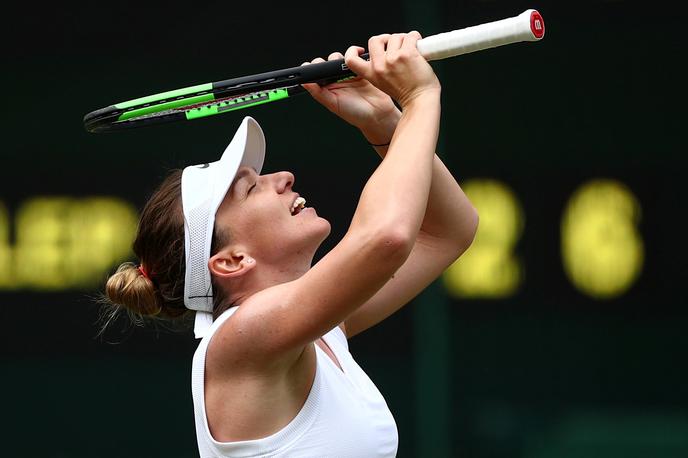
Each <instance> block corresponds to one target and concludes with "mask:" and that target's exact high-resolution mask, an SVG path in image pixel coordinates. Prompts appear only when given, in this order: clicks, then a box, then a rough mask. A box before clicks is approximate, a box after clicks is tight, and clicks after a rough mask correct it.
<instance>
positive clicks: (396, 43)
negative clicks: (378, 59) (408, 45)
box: [387, 33, 406, 52]
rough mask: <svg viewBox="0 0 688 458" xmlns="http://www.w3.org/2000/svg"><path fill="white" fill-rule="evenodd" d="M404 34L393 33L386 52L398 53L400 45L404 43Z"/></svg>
mask: <svg viewBox="0 0 688 458" xmlns="http://www.w3.org/2000/svg"><path fill="white" fill-rule="evenodd" d="M405 35H406V34H405V33H395V34H393V35H392V36H391V37H390V38H389V41H388V42H387V52H390V51H398V50H399V49H400V48H401V44H402V43H403V42H404V36H405Z"/></svg>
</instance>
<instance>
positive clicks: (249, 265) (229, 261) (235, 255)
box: [208, 251, 256, 278]
mask: <svg viewBox="0 0 688 458" xmlns="http://www.w3.org/2000/svg"><path fill="white" fill-rule="evenodd" d="M255 265H256V261H255V259H253V258H252V257H251V256H249V255H248V254H246V253H241V252H229V251H221V252H219V253H217V254H216V255H214V256H212V257H211V258H210V259H209V260H208V269H209V270H210V273H211V274H213V275H215V276H218V277H224V278H231V277H239V276H241V275H244V274H245V273H247V272H249V271H250V270H251V269H253V267H255Z"/></svg>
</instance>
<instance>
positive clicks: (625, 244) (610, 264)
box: [561, 179, 645, 299]
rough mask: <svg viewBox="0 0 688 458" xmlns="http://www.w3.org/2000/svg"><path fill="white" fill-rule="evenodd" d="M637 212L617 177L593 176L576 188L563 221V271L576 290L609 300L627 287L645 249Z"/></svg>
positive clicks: (634, 275) (638, 208)
mask: <svg viewBox="0 0 688 458" xmlns="http://www.w3.org/2000/svg"><path fill="white" fill-rule="evenodd" d="M640 216H641V211H640V204H639V202H638V199H636V197H635V196H634V195H633V193H632V192H631V190H630V189H628V188H627V187H626V186H625V185H624V184H622V183H621V182H619V181H616V180H610V179H598V180H592V181H589V182H587V183H585V184H583V185H581V186H580V188H578V190H577V191H576V192H575V193H574V194H573V196H572V197H571V199H570V201H569V202H568V205H567V206H566V209H565V210H564V215H563V218H562V221H561V252H562V261H563V264H564V271H565V272H566V275H567V276H568V278H569V280H570V281H571V283H573V284H574V285H575V286H576V288H577V289H578V290H580V291H581V292H583V293H584V294H586V295H588V296H591V297H594V298H597V299H609V298H612V297H615V296H619V295H621V294H623V293H624V292H625V291H627V290H628V288H630V286H631V285H632V284H633V282H634V281H635V280H636V278H637V277H638V275H639V274H640V271H641V268H642V265H643V258H644V253H645V251H644V245H643V239H642V237H641V236H640V233H639V232H638V222H639V220H640Z"/></svg>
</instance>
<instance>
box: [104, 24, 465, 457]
mask: <svg viewBox="0 0 688 458" xmlns="http://www.w3.org/2000/svg"><path fill="white" fill-rule="evenodd" d="M419 38H420V35H419V34H418V33H417V32H411V33H409V34H394V35H381V36H377V37H373V38H371V39H370V41H369V43H368V45H369V53H370V61H365V60H363V59H361V58H360V57H359V53H360V52H361V51H362V48H359V47H350V48H349V49H348V50H347V52H346V55H345V56H344V57H345V59H346V63H347V65H348V66H349V67H350V68H351V69H352V70H353V71H354V72H355V73H356V74H357V75H359V77H358V78H356V79H354V80H350V81H346V82H342V83H336V84H332V85H329V86H326V87H319V86H318V85H317V84H309V85H306V86H305V87H306V89H307V90H308V91H309V92H310V93H311V95H312V96H313V97H314V98H315V99H316V100H318V101H319V102H320V103H322V104H323V105H324V106H325V107H327V108H328V109H329V110H331V111H332V112H334V113H335V114H337V115H338V116H340V117H341V118H343V119H344V120H346V121H347V122H349V123H351V124H352V125H354V126H356V127H357V128H359V129H360V130H361V132H362V133H363V135H364V136H365V138H366V139H367V140H368V142H369V143H370V144H371V145H373V146H374V147H375V148H376V150H377V152H378V153H379V154H380V156H382V157H383V160H382V161H381V163H380V165H379V166H378V167H377V169H376V170H375V172H374V173H373V174H372V176H371V177H370V178H369V180H368V182H367V184H366V186H365V188H364V189H363V192H362V194H361V197H360V200H359V203H358V207H357V209H356V212H355V214H354V216H353V219H352V221H351V225H350V227H349V230H348V231H347V233H346V235H345V236H344V237H343V239H342V240H341V241H340V242H339V244H338V245H337V246H335V247H334V248H333V249H332V251H330V252H329V253H327V254H326V255H325V256H324V257H323V258H322V259H321V260H320V261H319V262H318V263H317V264H315V265H313V266H311V264H312V260H313V256H314V254H315V252H316V250H317V248H318V246H319V245H320V244H321V243H322V241H323V240H324V239H325V238H326V237H327V235H328V234H329V231H330V225H329V223H328V222H327V221H326V220H325V219H323V218H321V217H319V216H318V214H317V212H316V211H315V209H313V208H306V207H305V206H304V203H305V201H304V200H303V199H302V198H300V197H299V195H298V194H296V193H295V192H294V191H293V189H292V186H293V184H294V177H293V175H292V174H290V173H288V172H279V173H273V174H267V175H260V174H259V173H260V169H261V167H262V162H263V151H264V139H263V136H262V131H261V130H260V128H259V127H258V125H257V123H255V121H253V120H252V119H250V118H246V119H245V120H244V122H243V123H242V125H241V127H240V128H239V130H238V131H237V133H236V134H235V137H234V139H233V140H232V142H231V143H230V145H229V146H228V148H227V150H226V151H225V153H224V154H223V156H222V158H221V159H220V161H218V162H215V163H212V164H203V165H199V166H192V167H187V168H186V169H185V170H184V172H183V173H182V174H180V173H179V172H175V173H173V174H172V175H171V176H170V177H168V178H167V180H166V181H165V182H164V183H163V184H162V186H161V187H160V189H159V190H158V191H157V192H156V193H155V194H154V195H153V197H152V198H151V200H150V201H149V202H148V203H147V205H146V207H145V208H144V211H143V213H142V216H141V222H140V226H139V231H138V234H137V238H136V241H135V242H134V251H135V253H136V254H137V256H138V257H139V259H140V260H141V265H140V266H139V267H136V266H134V265H132V264H124V265H122V266H121V267H120V269H118V271H117V273H116V274H115V275H113V276H112V277H111V278H110V279H109V281H108V284H107V294H108V295H109V297H110V299H111V300H112V301H113V302H114V303H117V304H122V305H123V306H125V307H127V308H128V309H129V310H130V311H133V312H134V313H136V314H141V315H157V316H160V317H170V318H175V317H180V316H184V315H186V314H187V313H188V312H189V311H190V310H196V311H197V312H196V331H197V336H203V340H202V341H201V343H200V345H199V347H198V349H197V351H196V354H195V356H194V364H193V374H192V391H193V396H194V408H195V417H196V430H197V438H198V444H199V450H200V455H201V456H202V457H224V456H242V457H244V456H279V457H287V456H288V457H301V456H309V457H328V456H331V457H349V456H357V457H358V456H360V457H373V456H394V455H395V454H396V450H397V442H398V441H397V431H396V426H395V424H394V419H393V417H392V415H391V413H390V412H389V409H388V408H387V405H386V403H385V401H384V398H382V396H381V395H380V393H379V391H378V390H377V389H376V388H375V385H374V384H373V383H372V382H371V381H370V379H369V378H368V377H367V376H366V375H365V373H364V372H363V371H362V370H361V369H360V367H359V366H358V365H357V364H356V362H355V361H354V360H353V358H352V357H351V355H350V354H349V352H348V346H347V342H346V339H347V338H349V337H351V336H353V335H356V334H358V333H359V332H361V331H363V330H365V329H367V328H369V327H371V326H373V325H374V324H376V323H378V322H380V321H382V320H384V319H385V318H386V317H387V316H389V315H390V314H392V313H394V312H395V311H396V310H398V309H399V308H400V307H402V306H403V305H404V304H406V303H407V302H408V301H409V300H411V299H412V298H413V297H414V296H415V295H417V294H418V293H419V292H420V291H421V290H422V289H423V288H425V287H426V286H427V285H428V284H429V283H430V282H432V281H433V280H434V279H435V278H436V277H437V276H438V275H440V273H441V272H442V271H443V270H444V269H445V268H446V267H447V266H448V265H449V264H451V263H452V262H453V261H454V260H455V259H456V258H458V257H459V256H460V255H461V253H463V252H464V251H465V250H466V248H467V247H468V246H469V245H470V243H471V241H472V239H473V236H474V233H475V230H476V227H477V214H476V212H475V210H474V208H473V207H472V205H471V204H470V202H469V201H468V200H467V199H466V196H465V195H464V194H463V192H462V191H461V189H460V187H459V186H458V184H457V183H456V181H455V180H454V178H453V177H452V176H451V174H450V173H449V172H448V171H447V169H446V168H445V167H444V165H443V164H442V162H441V161H440V159H439V158H438V157H437V156H436V155H435V154H434V149H435V146H436V141H437V135H438V130H439V120H440V84H439V81H438V80H437V77H436V76H435V74H434V72H433V71H432V68H431V67H430V65H429V64H428V63H427V62H426V61H425V60H424V59H423V58H422V56H420V55H419V53H418V51H417V50H416V41H417V40H418V39H419ZM341 57H342V55H341V54H339V53H333V54H331V55H330V56H329V59H336V58H341ZM319 61H322V59H315V60H314V61H313V62H319ZM392 99H394V100H395V101H396V102H397V103H398V105H399V106H400V107H401V111H399V110H398V109H397V108H396V106H395V105H394V102H393V101H392ZM213 318H214V320H213Z"/></svg>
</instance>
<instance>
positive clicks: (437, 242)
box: [304, 53, 478, 337]
mask: <svg viewBox="0 0 688 458" xmlns="http://www.w3.org/2000/svg"><path fill="white" fill-rule="evenodd" d="M337 58H341V54H339V53H332V54H331V55H330V56H329V58H328V60H332V59H337ZM321 61H323V59H315V60H314V61H313V62H314V63H315V62H321ZM304 87H305V88H306V89H307V90H308V91H309V92H310V93H311V95H312V96H313V98H315V99H316V100H317V101H318V102H320V103H321V104H323V105H324V106H325V107H326V108H328V109H329V110H330V111H332V112H333V113H335V114H336V115H338V116H339V117H341V118H342V119H344V120H345V121H347V122H349V123H350V124H352V125H354V126H355V127H358V128H359V129H360V131H361V133H362V134H363V136H364V137H365V138H366V140H367V141H368V142H369V143H370V144H372V145H379V144H385V143H387V142H389V140H390V139H391V138H392V135H393V134H394V131H395V129H396V125H397V122H398V121H399V118H400V117H401V113H400V112H399V110H398V109H397V108H396V106H395V105H394V103H393V102H392V100H391V99H390V98H389V96H387V95H386V94H385V93H383V92H382V91H380V90H378V89H377V88H375V87H374V86H373V85H372V84H370V83H369V82H368V81H366V80H364V79H359V78H356V79H354V80H350V81H346V82H342V83H335V84H332V85H329V86H326V87H324V88H323V87H319V86H318V85H317V84H307V85H304ZM375 150H376V151H377V153H378V154H379V155H380V157H382V159H383V160H384V157H385V154H386V153H387V146H376V147H375ZM400 186H403V184H400ZM477 227H478V214H477V212H476V210H475V208H474V207H473V205H472V204H471V203H470V201H469V200H468V198H467V197H466V195H465V194H464V192H463V190H462V189H461V187H460V186H459V184H458V183H457V182H456V180H455V179H454V177H453V176H452V174H451V173H450V172H449V170H447V168H446V167H445V165H444V164H443V163H442V161H441V160H440V158H439V157H437V155H435V158H434V162H433V170H432V183H431V186H430V193H429V195H428V204H427V208H426V211H425V217H424V219H423V222H422V225H421V228H420V231H419V233H418V237H417V239H416V242H415V244H414V246H413V250H412V251H411V255H410V256H409V257H408V259H407V260H406V262H405V263H404V264H403V265H402V267H401V268H400V269H399V270H398V271H397V272H396V273H395V274H394V275H393V276H392V278H391V279H390V280H389V281H388V282H387V283H386V284H385V286H384V287H382V288H381V289H380V290H379V291H378V292H377V293H376V294H375V295H374V296H373V297H372V298H370V299H369V300H368V301H367V302H366V303H364V304H363V305H362V306H361V307H359V308H358V309H357V310H356V311H355V312H354V313H352V314H351V315H350V316H349V318H347V320H346V321H345V326H344V327H345V331H346V334H347V336H348V337H351V336H353V335H356V334H358V333H359V332H362V331H364V330H366V329H368V328H370V327H371V326H373V325H375V324H377V323H379V322H380V321H382V320H384V319H385V318H387V317H388V316H390V315H391V314H392V313H394V312H396V311H397V310H399V309H400V308H401V307H403V306H404V305H405V304H407V303H408V302H409V301H410V300H411V299H413V298H414V297H415V296H417V295H418V294H419V293H420V292H421V291H422V290H423V289H425V288H426V287H427V286H428V285H429V284H430V283H432V282H433V281H434V280H435V279H436V278H437V277H439V276H440V275H441V274H442V272H443V271H444V270H445V269H446V268H447V267H448V266H449V265H451V263H452V262H454V261H455V260H456V259H457V258H458V257H459V256H461V254H462V253H463V252H464V251H466V249H468V247H469V246H470V244H471V242H472V241H473V237H474V235H475V232H476V229H477Z"/></svg>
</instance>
